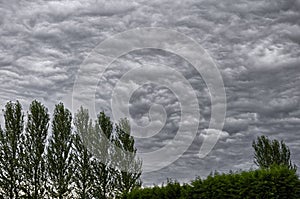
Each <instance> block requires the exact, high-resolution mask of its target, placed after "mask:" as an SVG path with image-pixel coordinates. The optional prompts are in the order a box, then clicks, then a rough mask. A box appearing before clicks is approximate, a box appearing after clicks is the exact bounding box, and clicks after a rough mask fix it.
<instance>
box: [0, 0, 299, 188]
mask: <svg viewBox="0 0 300 199" xmlns="http://www.w3.org/2000/svg"><path fill="white" fill-rule="evenodd" d="M299 10H300V0H277V1H273V0H259V1H258V0H253V1H246V0H239V1H233V0H226V1H217V0H206V1H203V0H188V1H178V0H153V1H143V0H137V1H127V0H119V1H114V0H112V1H97V0H78V1H71V0H62V1H52V0H47V1H41V0H28V1H24V0H19V1H14V0H10V1H4V0H0V106H1V108H3V107H4V105H5V103H6V102H7V101H9V100H12V101H14V100H19V101H20V102H21V103H22V104H23V107H24V110H25V111H26V108H28V105H29V104H30V102H31V101H32V100H34V99H37V100H39V101H41V102H42V103H43V104H45V105H46V106H47V107H48V108H49V111H50V112H52V111H53V107H54V105H55V104H56V103H58V102H60V101H62V102H64V103H65V104H66V106H67V107H69V108H70V109H71V108H72V96H73V95H74V93H73V92H74V85H76V82H78V79H80V81H79V82H80V84H81V86H82V88H83V89H84V90H89V91H91V92H93V93H92V94H93V96H94V98H95V100H94V111H95V112H96V113H97V112H99V111H105V112H106V113H107V114H108V115H110V116H113V115H112V113H113V109H112V107H111V100H112V99H113V95H114V92H113V91H114V88H115V87H116V86H118V85H119V83H120V82H121V83H123V87H125V88H123V87H121V91H122V92H123V95H121V96H125V95H126V94H128V92H129V90H132V89H133V88H134V89H133V92H132V93H131V95H130V96H129V99H128V103H127V104H123V105H122V108H127V109H128V112H129V116H130V118H131V119H132V121H134V122H135V123H136V124H139V125H141V126H144V127H145V126H146V125H147V124H149V123H151V124H152V126H151V128H150V131H149V128H148V130H145V129H143V128H141V129H140V130H141V132H139V133H140V136H139V134H138V133H135V134H136V136H137V137H136V147H137V149H138V151H139V152H140V153H144V154H150V153H151V152H155V151H156V150H159V149H160V148H164V147H166V146H171V145H170V143H175V145H174V146H175V147H174V146H172V147H167V148H168V149H169V151H168V156H169V157H174V158H173V160H172V161H171V162H169V160H168V157H167V156H165V157H164V155H161V156H159V158H156V159H155V161H154V160H153V161H152V160H151V159H147V160H144V162H146V163H147V164H149V163H151V162H152V163H153V168H159V169H155V170H153V171H151V172H146V173H143V175H142V180H143V183H144V185H152V184H160V183H162V182H164V181H166V179H167V178H172V179H177V180H178V181H180V182H189V181H190V180H192V179H194V178H195V177H196V176H201V177H206V176H207V175H209V173H210V172H211V171H215V170H217V171H219V172H228V171H229V170H233V171H238V170H248V169H253V168H256V166H255V164H254V163H253V149H252V147H251V144H252V141H253V140H254V139H255V138H256V137H257V136H259V135H267V136H269V137H270V138H272V139H278V140H284V141H285V143H286V144H287V145H288V146H289V148H290V150H291V153H292V160H293V162H294V163H296V164H297V165H298V166H300V155H299V154H300V132H299V129H300V108H299V107H300V89H299V88H300V12H299ZM147 27H151V28H164V29H166V30H170V31H175V32H177V33H180V34H182V35H185V37H186V38H190V39H191V40H193V41H194V42H196V43H198V44H199V45H200V46H201V47H202V48H203V49H204V50H205V52H206V53H207V54H206V56H208V57H210V58H211V60H212V61H213V63H214V64H215V66H216V67H217V69H218V71H219V73H220V75H221V78H222V80H223V84H224V89H225V93H226V117H225V123H224V127H223V128H222V129H214V130H213V131H211V132H212V134H209V133H208V132H209V122H210V120H211V115H212V107H213V106H218V104H217V102H216V103H215V102H213V101H212V97H213V95H212V94H211V93H210V91H211V90H210V89H209V87H208V84H207V82H206V81H204V80H205V78H204V77H203V76H202V74H199V71H197V70H196V68H195V66H194V65H193V64H192V63H190V62H188V61H187V59H185V58H184V57H182V56H180V55H179V54H176V53H174V52H170V51H166V50H164V49H160V48H144V49H135V50H133V51H130V52H126V53H124V54H122V55H121V56H119V57H117V58H116V59H114V61H113V62H112V63H111V64H110V65H109V66H107V67H106V68H105V70H103V73H101V74H99V67H100V66H101V63H102V62H104V61H103V60H106V59H108V58H109V57H110V55H103V54H102V55H101V52H102V51H101V49H100V51H101V52H100V51H99V53H98V54H97V53H95V51H96V52H98V51H97V49H98V50H99V48H98V47H99V44H101V42H104V41H106V40H107V39H109V38H115V37H116V35H118V34H119V35H120V34H122V33H123V32H124V31H130V30H132V29H133V30H134V29H135V30H136V29H141V28H147ZM145 35H146V36H145ZM145 35H134V36H131V37H129V38H128V40H126V41H125V40H123V41H121V42H119V43H118V42H117V43H116V45H115V46H113V47H112V46H110V47H111V49H110V50H109V52H110V53H113V52H114V50H118V49H123V48H125V47H126V45H132V44H133V43H135V42H136V43H140V44H144V43H143V42H144V41H143V40H137V39H136V38H135V36H137V37H138V38H139V39H141V38H144V36H145V38H146V37H147V36H149V35H148V33H147V31H146V32H145ZM149 37H150V39H155V38H160V37H161V35H159V34H158V33H156V34H155V33H152V35H150V36H149ZM171 41H173V44H174V45H176V43H177V42H179V43H180V41H176V40H173V38H165V40H164V41H163V42H162V43H163V44H165V43H168V42H171ZM122 42H123V43H122ZM122 45H124V46H125V47H124V46H122ZM95 49H96V50H95ZM181 52H183V53H185V54H186V55H190V54H192V53H195V52H193V51H192V50H191V49H185V48H183V49H182V51H181ZM199 53H200V52H199ZM195 54H197V53H195ZM195 56H196V55H195ZM110 58H111V57H110ZM141 68H142V69H143V70H141V71H139V69H141ZM170 70H171V73H170ZM208 70H209V69H208ZM82 71H85V74H84V75H83V77H80V75H81V74H82V73H81V72H82ZM128 71H130V72H134V75H129V76H127V78H129V82H130V80H132V81H133V79H138V77H141V79H140V80H139V81H142V80H144V79H146V80H147V79H151V80H152V81H144V82H143V83H142V84H140V85H138V84H137V82H133V83H132V82H131V83H132V84H130V83H128V82H127V83H128V84H125V83H124V82H122V81H121V80H122V78H123V77H126V74H128ZM176 75H177V76H176ZM130 78H132V79H130ZM178 78H179V79H178ZM216 78H217V77H215V76H211V77H209V79H210V80H214V79H216ZM162 81H163V83H162ZM186 82H188V83H189V85H190V86H187V87H186V84H184V83H186ZM126 86H127V87H126ZM172 86H173V87H172ZM122 88H123V90H122ZM172 88H174V89H175V90H176V89H177V91H178V92H177V93H176V92H175V90H174V89H173V90H172ZM79 95H81V97H82V98H83V99H84V98H85V100H89V98H87V96H85V94H84V92H83V93H79ZM121 98H122V97H121ZM193 100H197V102H198V103H197V105H198V106H199V110H200V116H198V115H197V114H196V115H189V117H186V118H185V119H186V120H182V118H183V116H184V114H185V113H186V112H182V110H181V108H183V107H185V106H184V104H188V103H190V102H192V101H193ZM195 110H197V109H195ZM191 112H192V110H191ZM187 113H189V111H187ZM1 116H2V115H1ZM162 116H163V117H162ZM164 117H165V118H164ZM195 124H197V125H198V126H197V129H196V131H195V132H190V131H192V130H191V129H192V128H193V127H194V126H195ZM182 126H184V127H186V128H183V130H182V131H181V132H180V135H182V136H181V137H180V138H181V139H182V140H176V135H177V134H178V132H179V130H180V127H182ZM216 135H219V137H218V139H217V143H216V144H215V145H214V146H213V149H212V150H211V151H210V152H209V153H208V154H207V155H206V156H205V157H201V158H200V157H199V150H200V147H201V145H202V144H203V142H204V140H205V138H207V137H210V136H212V137H214V136H215V137H216ZM191 139H192V140H191ZM187 141H191V143H188V145H187V147H186V149H185V150H184V151H182V154H179V155H178V154H177V153H176V152H177V151H180V150H181V149H183V148H184V147H183V148H182V147H180V146H183V145H186V143H187ZM176 146H178V148H177V147H176ZM154 154H155V153H154ZM149 157H150V156H149ZM156 157H158V156H156ZM148 166H149V165H148ZM150 166H151V165H150Z"/></svg>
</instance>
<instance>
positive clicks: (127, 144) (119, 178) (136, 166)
mask: <svg viewBox="0 0 300 199" xmlns="http://www.w3.org/2000/svg"><path fill="white" fill-rule="evenodd" d="M130 132H131V130H130V124H129V121H128V120H127V119H125V118H124V119H121V120H120V121H119V124H117V125H116V134H117V135H116V139H115V146H117V147H118V148H119V149H121V150H122V151H125V152H128V153H117V154H116V155H117V157H116V158H115V160H119V164H120V165H119V167H120V170H118V171H116V182H115V183H116V184H117V188H118V191H119V192H120V193H128V192H130V191H131V190H133V189H134V188H137V187H140V186H141V180H140V176H141V169H142V161H141V160H140V159H137V157H136V151H137V149H136V148H135V145H134V138H133V137H132V136H131V135H130Z"/></svg>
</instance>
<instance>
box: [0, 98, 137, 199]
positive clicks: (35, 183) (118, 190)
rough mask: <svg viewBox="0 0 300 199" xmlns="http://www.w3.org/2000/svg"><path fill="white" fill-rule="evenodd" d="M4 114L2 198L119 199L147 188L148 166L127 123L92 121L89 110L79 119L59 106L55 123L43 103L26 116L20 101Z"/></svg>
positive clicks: (103, 117) (100, 117) (102, 117)
mask: <svg viewBox="0 0 300 199" xmlns="http://www.w3.org/2000/svg"><path fill="white" fill-rule="evenodd" d="M3 115H4V125H3V127H1V126H0V195H1V196H0V198H5V199H6V198H9V199H18V198H30V199H40V198H59V199H62V198H72V199H73V198H80V199H90V198H115V197H119V196H120V195H121V194H122V193H127V192H129V191H131V190H133V189H134V188H136V187H140V186H141V180H140V175H141V167H142V162H141V160H139V159H137V158H136V157H135V154H136V148H135V146H134V139H133V137H132V136H130V126H129V122H128V121H127V120H126V119H122V120H121V121H119V122H118V123H113V122H112V121H111V120H110V118H109V117H108V116H106V115H105V113H104V112H100V113H99V115H98V117H97V119H96V120H95V121H92V120H91V119H90V117H89V113H88V110H86V109H83V108H81V109H80V110H78V112H77V113H76V114H75V116H74V118H73V117H72V114H71V112H70V111H69V110H68V109H67V108H65V106H64V105H63V104H62V103H59V104H57V105H56V106H55V109H54V112H53V115H52V117H51V118H52V119H51V121H50V114H49V112H48V109H47V108H46V107H45V106H44V105H43V104H42V103H40V102H38V101H33V102H32V103H31V105H30V107H29V110H28V111H27V113H26V115H25V114H24V112H23V109H22V106H21V104H20V103H19V102H18V101H17V102H8V103H7V104H6V105H5V108H4V110H3ZM24 120H26V121H24ZM50 125H51V126H50ZM50 127H51V128H50ZM117 149H119V150H121V151H122V150H123V151H127V152H129V154H131V155H130V157H128V156H126V155H123V154H122V153H118V150H117ZM121 164H123V165H124V164H126V165H125V166H126V170H123V169H121V166H119V167H118V165H121Z"/></svg>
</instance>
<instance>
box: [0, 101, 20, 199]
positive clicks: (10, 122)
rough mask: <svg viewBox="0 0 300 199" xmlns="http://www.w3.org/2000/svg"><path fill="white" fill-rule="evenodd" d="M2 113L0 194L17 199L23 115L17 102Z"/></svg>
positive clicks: (7, 106) (0, 131) (7, 105)
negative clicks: (3, 126) (3, 124)
mask: <svg viewBox="0 0 300 199" xmlns="http://www.w3.org/2000/svg"><path fill="white" fill-rule="evenodd" d="M3 112H4V120H5V129H4V130H2V129H1V128H0V192H1V195H2V196H3V198H10V199H18V198H19V191H20V177H21V175H20V173H21V168H20V152H21V150H22V147H21V135H22V132H23V127H24V122H23V118H24V115H23V113H22V106H21V104H20V103H19V102H18V101H17V102H16V103H13V102H11V101H10V102H8V103H7V104H6V106H5V110H3Z"/></svg>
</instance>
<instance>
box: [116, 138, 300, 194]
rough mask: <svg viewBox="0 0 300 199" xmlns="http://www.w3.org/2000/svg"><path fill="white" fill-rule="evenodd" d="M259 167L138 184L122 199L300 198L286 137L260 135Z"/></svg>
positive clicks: (256, 149) (256, 156)
mask: <svg viewBox="0 0 300 199" xmlns="http://www.w3.org/2000/svg"><path fill="white" fill-rule="evenodd" d="M252 146H253V148H254V163H255V164H256V165H257V166H258V167H259V169H257V170H250V171H244V172H239V173H234V172H230V173H229V174H219V173H218V172H215V173H214V174H210V175H209V176H208V177H207V178H206V179H204V180H202V179H201V178H199V177H198V178H196V179H195V180H194V181H192V182H191V183H190V184H183V185H180V184H179V183H178V182H176V181H172V180H168V182H167V184H166V185H162V186H161V187H159V186H154V187H152V188H136V189H134V190H132V191H131V192H130V193H124V194H123V196H122V198H123V199H184V198H189V199H215V198H218V199H223V198H224V199H227V198H232V199H248V198H249V199H252V198H258V199H271V198H272V199H283V198H285V199H299V198H300V180H299V178H298V176H297V174H296V170H297V167H296V165H295V164H293V163H292V161H291V159H290V156H291V153H290V150H289V148H288V147H287V146H286V144H285V143H284V142H283V141H280V142H279V141H278V140H270V139H269V138H268V137H266V136H260V137H258V138H257V140H255V141H253V143H252Z"/></svg>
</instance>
